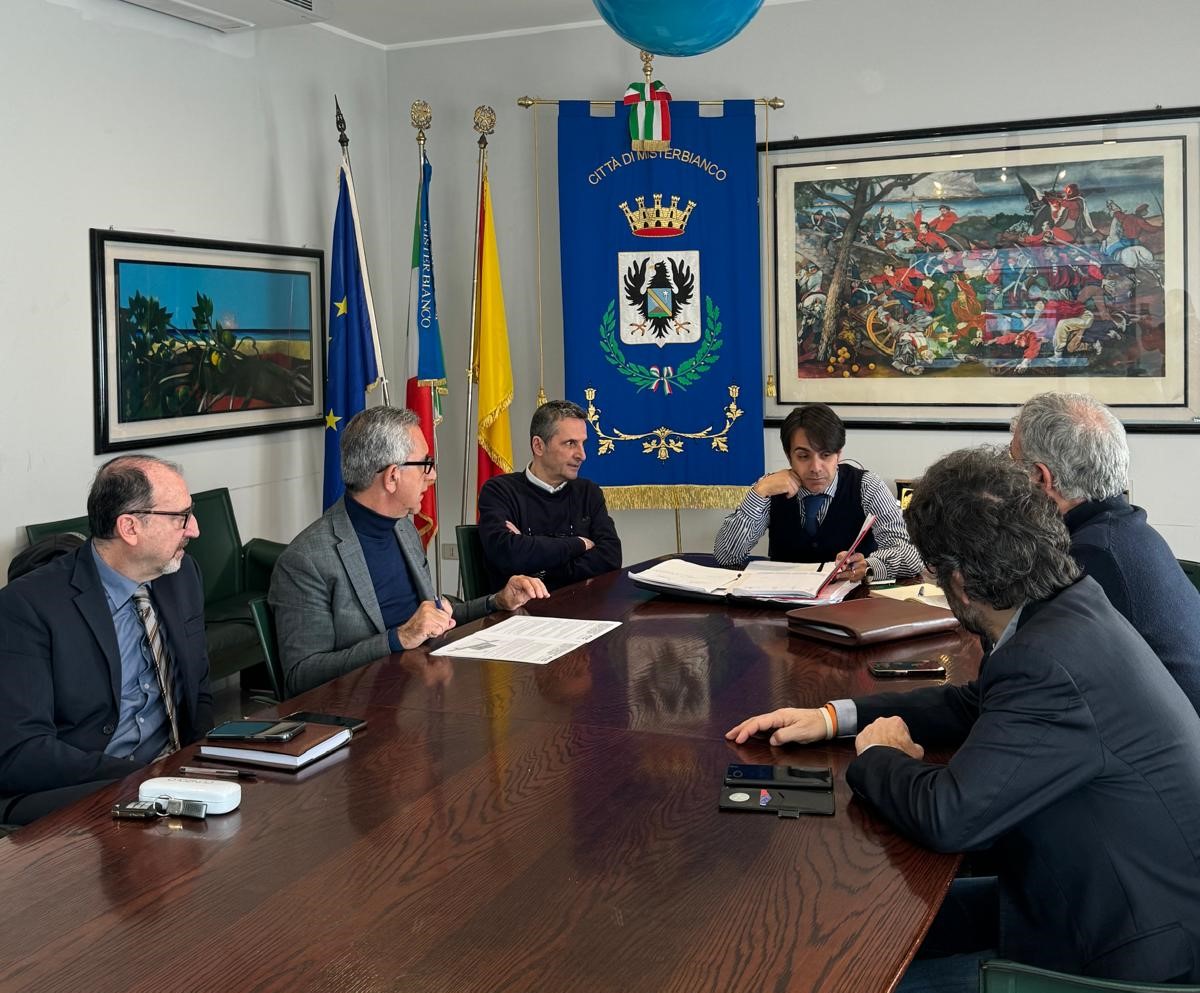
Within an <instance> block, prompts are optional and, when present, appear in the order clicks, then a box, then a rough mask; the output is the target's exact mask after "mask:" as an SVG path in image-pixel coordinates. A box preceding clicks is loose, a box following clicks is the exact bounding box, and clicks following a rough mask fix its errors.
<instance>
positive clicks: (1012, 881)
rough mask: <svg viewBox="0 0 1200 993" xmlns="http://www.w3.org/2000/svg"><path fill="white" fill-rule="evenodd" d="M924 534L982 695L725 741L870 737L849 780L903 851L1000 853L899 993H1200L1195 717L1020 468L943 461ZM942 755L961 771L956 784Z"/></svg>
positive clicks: (802, 717)
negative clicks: (933, 759) (1093, 988)
mask: <svg viewBox="0 0 1200 993" xmlns="http://www.w3.org/2000/svg"><path fill="white" fill-rule="evenodd" d="M905 520H906V523H907V524H908V530H909V534H910V535H911V536H912V540H913V542H914V543H915V544H916V546H917V548H918V549H919V550H920V552H921V555H922V557H923V558H924V560H925V562H926V563H927V564H928V566H929V568H931V569H932V570H934V572H935V573H936V575H937V577H938V582H939V583H940V584H941V585H942V586H943V587H944V588H945V590H946V594H947V599H948V600H949V602H950V605H951V608H952V609H953V611H954V613H955V615H956V616H957V617H958V618H959V620H960V621H962V623H963V625H964V626H965V627H967V628H968V629H969V630H971V631H973V632H975V633H976V634H979V635H980V636H981V638H983V640H984V642H985V644H987V645H989V646H990V652H989V654H988V655H987V657H986V658H985V660H984V662H983V664H982V665H981V668H980V676H979V679H978V681H976V682H972V683H969V684H967V685H966V686H939V687H931V688H928V689H921V690H914V691H912V692H909V693H884V694H879V695H876V696H871V697H866V698H863V699H858V700H852V701H851V700H839V701H833V702H832V703H830V704H827V705H826V706H825V707H824V708H820V709H818V710H796V709H783V710H777V711H775V712H774V713H771V714H764V715H761V716H759V717H754V718H751V719H749V720H747V721H744V722H743V723H742V724H740V725H738V726H737V727H735V728H734V729H732V730H731V731H730V732H729V733H728V737H729V738H731V739H733V740H735V741H737V742H744V741H745V740H746V739H747V738H748V737H749V735H751V734H755V733H758V732H765V731H770V732H772V734H771V743H772V744H775V745H778V744H783V743H785V742H806V741H815V740H820V739H825V738H829V737H833V736H834V735H835V734H842V735H848V734H854V733H855V732H856V731H857V732H858V735H857V738H856V739H855V747H856V749H857V752H858V757H857V758H856V759H855V760H854V762H853V763H851V765H850V767H849V770H848V771H847V775H846V779H847V781H848V782H849V784H850V786H851V787H852V788H853V790H854V791H855V793H856V794H857V795H858V796H860V797H862V798H863V799H864V800H866V801H867V802H868V803H870V804H872V805H873V806H875V807H876V808H877V809H878V810H879V811H880V813H881V814H882V815H883V816H884V817H885V818H887V820H889V821H890V822H891V823H892V824H893V825H895V827H896V828H897V829H898V830H899V831H901V832H903V833H904V834H906V835H908V836H909V837H910V838H912V839H914V840H915V841H917V842H918V843H920V844H923V845H926V846H928V847H930V848H934V849H936V850H938V851H968V850H973V849H981V848H985V847H988V846H992V848H993V854H994V857H995V860H996V864H997V867H998V875H997V878H996V879H995V880H979V879H963V880H957V881H956V882H955V884H954V885H953V886H952V887H951V892H950V897H949V899H948V900H947V903H946V905H945V906H944V907H943V912H942V913H940V914H939V916H938V919H937V920H936V921H935V922H934V927H933V929H931V931H930V937H929V938H927V939H926V945H925V946H924V949H923V951H924V957H923V956H922V955H921V954H920V953H919V954H918V960H917V961H916V962H914V964H913V966H912V967H911V968H910V969H909V972H908V974H907V975H906V976H905V979H904V980H903V981H902V983H901V985H900V987H899V989H901V990H916V989H941V990H957V989H961V990H964V991H966V990H972V991H973V990H975V989H977V988H978V967H979V961H980V960H981V958H985V957H988V956H989V955H994V954H996V952H997V951H998V952H999V953H1000V954H1001V955H1003V956H1005V957H1007V958H1012V959H1016V960H1018V961H1021V962H1025V963H1028V964H1031V965H1035V966H1041V967H1045V968H1051V969H1059V970H1062V971H1066V972H1072V973H1083V974H1085V975H1089V976H1097V977H1103V978H1109V979H1121V980H1140V981H1154V982H1175V983H1184V982H1186V983H1195V982H1197V981H1200V903H1198V902H1197V898H1196V879H1197V878H1198V877H1200V719H1197V716H1196V713H1195V711H1194V710H1193V709H1192V706H1191V704H1190V703H1189V701H1188V699H1187V697H1186V696H1184V694H1183V692H1182V691H1181V690H1180V688H1179V686H1178V685H1177V684H1176V683H1175V681H1174V680H1173V679H1171V677H1170V675H1169V674H1168V673H1167V671H1166V670H1165V669H1164V668H1163V666H1162V665H1161V664H1160V663H1159V661H1158V659H1157V658H1156V657H1155V656H1154V653H1153V652H1152V651H1150V648H1149V646H1147V645H1146V643H1145V641H1144V640H1143V639H1142V638H1141V636H1140V635H1139V634H1138V633H1137V632H1136V631H1135V630H1134V629H1133V627H1132V626H1131V625H1130V624H1129V622H1128V621H1127V620H1125V618H1124V617H1122V616H1121V615H1120V614H1119V613H1118V612H1117V611H1116V610H1115V609H1114V608H1113V606H1112V604H1110V603H1109V602H1108V599H1107V597H1105V596H1103V594H1102V593H1101V591H1100V588H1099V587H1098V586H1097V585H1096V583H1095V581H1094V580H1092V579H1090V578H1088V577H1083V578H1080V572H1079V567H1078V565H1076V563H1075V562H1074V561H1073V560H1072V558H1071V556H1070V550H1069V549H1070V539H1069V536H1068V534H1067V531H1066V528H1065V527H1064V525H1063V523H1062V521H1061V519H1060V518H1059V516H1058V512H1057V510H1056V509H1055V507H1054V504H1053V503H1052V502H1051V500H1050V499H1049V497H1047V496H1046V494H1045V493H1044V492H1042V491H1041V490H1039V489H1038V488H1037V487H1036V486H1034V484H1033V482H1032V481H1031V480H1030V478H1029V475H1028V473H1027V472H1026V471H1025V469H1024V467H1023V466H1021V465H1018V464H1015V463H1014V462H1012V461H1011V460H1010V459H1009V458H1007V457H1006V455H1005V454H1003V453H1001V452H1000V451H990V450H987V449H978V450H966V451H961V452H955V453H953V454H951V455H948V456H946V457H945V458H943V459H941V460H940V461H938V462H937V463H936V464H934V465H933V466H932V467H931V468H930V469H929V471H928V472H927V473H926V474H925V476H924V478H923V479H921V480H920V482H919V483H918V485H917V488H916V492H915V494H914V496H913V499H912V502H911V503H910V504H909V506H908V509H907V510H906V511H905ZM860 728H861V729H862V730H861V731H859V730H858V729H860ZM924 745H929V746H934V747H955V746H956V747H957V751H956V752H955V754H954V757H953V758H952V759H951V760H950V762H949V764H947V765H939V764H934V763H928V762H924V761H922V758H923V755H924V748H923V746H924ZM935 942H936V944H937V945H938V946H939V947H937V949H936V952H937V956H936V957H935V956H934V954H933V953H934V952H935V948H934V944H935ZM948 953H957V954H948Z"/></svg>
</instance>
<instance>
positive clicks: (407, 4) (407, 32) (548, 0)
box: [325, 0, 802, 48]
mask: <svg viewBox="0 0 1200 993" xmlns="http://www.w3.org/2000/svg"><path fill="white" fill-rule="evenodd" d="M651 2H652V0H651ZM798 2H802V0H765V4H766V5H767V6H771V5H773V4H780V3H798ZM330 6H331V7H332V8H333V15H332V16H331V17H330V18H329V20H328V21H327V22H325V26H326V27H327V28H330V29H332V30H334V31H337V32H339V33H345V34H349V35H353V36H354V37H356V38H359V39H361V40H363V41H367V42H370V43H371V44H374V45H378V46H380V47H383V48H408V47H416V46H418V45H432V44H438V43H442V42H451V41H465V40H468V39H473V38H483V37H495V36H503V35H516V34H535V33H538V32H541V31H554V30H562V29H564V28H573V27H590V26H592V25H597V24H602V23H603V22H602V21H601V20H600V15H599V12H598V11H597V10H596V7H595V5H594V4H593V3H592V0H420V2H418V0H330Z"/></svg>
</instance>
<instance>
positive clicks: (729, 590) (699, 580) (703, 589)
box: [629, 559, 858, 606]
mask: <svg viewBox="0 0 1200 993" xmlns="http://www.w3.org/2000/svg"><path fill="white" fill-rule="evenodd" d="M833 569H834V563H832V562H823V563H818V562H767V561H755V562H751V563H749V564H748V565H747V566H746V568H745V569H714V568H713V567H712V566H706V565H697V564H696V563H694V562H688V561H686V560H684V559H668V560H667V561H666V562H659V563H657V564H656V565H652V566H651V567H650V568H649V569H644V570H643V571H641V572H631V573H630V574H629V575H630V576H632V577H633V578H634V579H637V580H638V581H639V582H644V583H649V584H650V585H652V586H660V587H662V588H663V589H666V590H683V591H684V592H687V593H707V594H709V595H712V596H737V597H749V598H751V599H756V600H775V601H783V602H786V603H795V604H796V605H797V606H799V605H807V606H816V605H817V604H827V603H840V602H841V601H842V600H843V599H845V596H846V594H847V593H849V592H850V591H851V590H852V589H854V587H856V586H857V585H858V583H856V582H845V581H843V582H840V583H837V582H835V583H830V585H828V586H826V587H825V589H824V590H821V585H822V584H823V583H824V582H825V581H826V580H827V579H828V577H829V574H830V573H831V572H832V571H833ZM818 590H820V596H819V597H818V596H817V592H818Z"/></svg>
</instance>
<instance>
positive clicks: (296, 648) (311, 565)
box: [269, 407, 549, 694]
mask: <svg viewBox="0 0 1200 993" xmlns="http://www.w3.org/2000/svg"><path fill="white" fill-rule="evenodd" d="M341 456H342V479H343V480H344V481H345V483H346V495H345V496H344V497H343V498H342V499H341V500H338V501H337V502H336V503H334V504H333V505H332V506H331V507H330V508H329V509H328V510H327V511H325V513H324V514H323V515H322V516H321V517H319V518H317V520H315V521H314V522H313V523H312V524H310V525H309V526H308V527H306V528H305V529H304V530H303V531H301V532H300V534H298V535H297V536H296V537H295V538H294V539H293V541H292V543H291V544H290V545H288V547H287V549H286V550H285V551H284V553H283V554H282V555H280V556H279V561H278V562H277V563H276V564H275V571H274V572H273V573H272V575H271V592H270V596H269V600H270V604H271V607H272V609H273V610H274V612H275V629H276V631H277V632H278V635H279V654H280V658H281V660H282V662H283V674H284V680H285V681H286V684H287V690H288V692H289V693H292V694H296V693H302V692H303V691H304V690H308V689H312V687H314V686H319V685H320V684H321V683H324V682H326V681H328V680H330V679H333V678H334V677H336V676H340V675H342V674H343V673H346V672H349V671H350V670H351V669H355V668H357V667H358V666H360V665H366V664H367V663H368V662H373V661H374V660H375V659H378V658H381V657H383V656H385V655H388V654H389V653H391V652H402V651H404V650H405V649H408V648H416V647H417V646H418V645H421V644H423V643H424V642H425V641H427V640H428V639H430V638H436V637H437V636H438V635H441V634H444V633H445V632H446V631H448V630H450V628H452V627H454V625H455V624H461V623H466V622H467V621H472V620H475V619H477V618H479V617H483V616H485V615H486V614H489V613H491V612H492V611H493V610H497V609H499V610H516V609H517V608H518V607H520V606H522V605H523V604H524V603H525V602H526V601H528V600H529V599H530V598H531V597H546V596H549V594H548V593H547V592H546V587H545V585H544V584H543V583H542V581H541V580H540V579H532V578H530V577H529V576H513V577H512V578H511V579H510V580H509V581H508V583H507V584H506V585H505V587H504V589H502V590H501V591H500V592H499V593H495V594H492V595H491V596H487V597H479V598H478V599H476V600H472V601H470V602H469V603H457V604H453V605H452V604H451V603H450V602H449V601H448V600H443V599H442V598H440V597H439V596H438V594H437V591H436V590H435V589H434V586H433V579H432V578H431V577H430V575H429V563H428V562H427V561H426V559H425V549H424V548H423V547H422V545H421V539H420V537H419V536H418V535H417V529H416V527H415V526H414V524H413V522H412V515H413V514H414V513H415V512H416V511H417V510H420V508H421V495H422V494H423V493H424V492H425V491H426V490H427V489H428V488H429V487H430V486H431V485H432V484H433V482H434V480H436V479H437V470H436V469H435V468H434V461H433V457H432V456H431V455H430V454H429V445H428V443H427V442H426V441H425V436H424V434H422V433H421V424H420V421H419V420H418V418H417V415H416V414H414V413H413V412H412V411H411V410H405V409H404V408H403V407H371V408H368V409H367V410H364V411H362V412H361V413H359V414H356V415H355V416H354V417H353V418H351V420H350V423H349V424H348V425H347V426H346V428H345V430H344V431H343V433H342V438H341Z"/></svg>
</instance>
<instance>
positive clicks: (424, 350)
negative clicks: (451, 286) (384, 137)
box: [405, 153, 446, 548]
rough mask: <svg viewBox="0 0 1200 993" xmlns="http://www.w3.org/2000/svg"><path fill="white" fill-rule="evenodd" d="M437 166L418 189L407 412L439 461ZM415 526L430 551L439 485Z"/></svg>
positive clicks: (427, 170) (427, 495) (425, 167)
mask: <svg viewBox="0 0 1200 993" xmlns="http://www.w3.org/2000/svg"><path fill="white" fill-rule="evenodd" d="M432 177H433V166H431V165H430V164H429V160H428V159H427V158H425V155H424V153H422V155H421V180H420V183H419V184H418V186H417V217H416V222H415V223H414V225H413V250H412V275H411V277H410V282H409V287H408V297H409V300H410V301H411V306H412V313H411V315H410V317H409V324H408V386H407V389H406V391H405V393H406V406H407V407H408V409H409V410H411V411H414V412H415V413H416V414H417V416H418V417H420V418H421V433H422V434H424V435H425V443H426V444H427V445H428V446H429V451H430V452H432V453H433V455H434V457H435V458H436V457H437V445H436V443H435V442H436V439H435V435H434V429H435V428H436V427H437V425H439V424H441V422H442V397H443V396H444V395H445V393H446V362H445V359H444V357H443V355H442V332H441V328H440V326H439V325H438V313H437V293H436V292H435V290H434V283H433V239H432V237H431V235H430V230H429V181H430V180H431V179H432ZM413 524H415V525H416V528H417V534H419V535H420V536H421V542H422V543H423V544H424V545H425V547H426V548H428V547H429V542H430V541H431V540H433V537H434V535H436V534H437V530H438V515H437V483H434V484H433V485H432V486H431V487H429V489H427V490H426V491H425V492H424V494H422V496H421V509H420V510H418V511H417V512H416V513H415V514H413Z"/></svg>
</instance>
